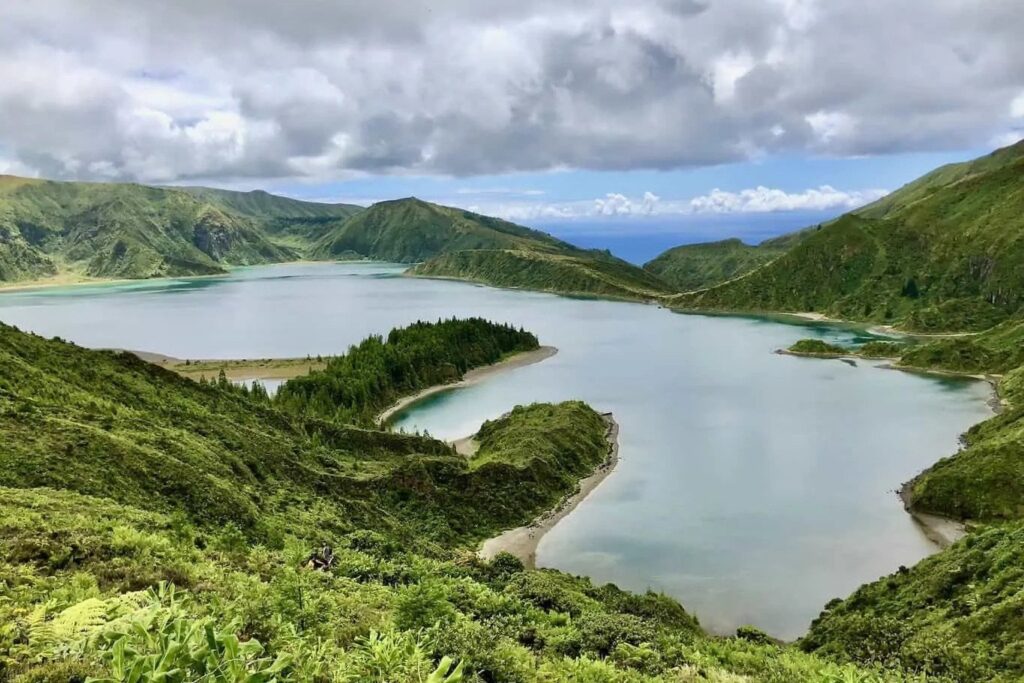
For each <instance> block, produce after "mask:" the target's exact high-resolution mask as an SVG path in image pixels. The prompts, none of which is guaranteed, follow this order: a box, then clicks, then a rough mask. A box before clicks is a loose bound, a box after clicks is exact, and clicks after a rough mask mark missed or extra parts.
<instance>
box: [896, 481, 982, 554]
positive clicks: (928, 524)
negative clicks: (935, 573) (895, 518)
mask: <svg viewBox="0 0 1024 683" xmlns="http://www.w3.org/2000/svg"><path fill="white" fill-rule="evenodd" d="M911 483H912V482H911V481H908V482H907V483H906V484H904V485H903V486H901V487H900V489H899V491H897V493H898V494H899V497H900V500H901V501H903V509H904V510H906V511H907V514H909V515H910V516H911V518H912V519H913V520H914V522H915V523H916V524H917V526H918V527H919V528H920V529H921V533H923V534H924V535H925V537H926V538H927V539H928V540H929V541H931V542H932V543H934V544H935V545H937V546H938V547H939V548H948V547H949V546H951V545H953V544H954V543H956V542H957V541H959V540H960V539H961V538H963V537H964V536H966V535H967V533H968V529H967V525H965V524H964V523H963V522H961V521H959V520H956V519H951V518H949V517H943V516H942V515H934V514H931V513H928V512H918V511H916V510H914V509H912V508H911V507H910V485H911Z"/></svg>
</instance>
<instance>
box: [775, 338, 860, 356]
mask: <svg viewBox="0 0 1024 683" xmlns="http://www.w3.org/2000/svg"><path fill="white" fill-rule="evenodd" d="M788 351H789V352H790V353H796V354H800V355H804V356H846V355H849V354H850V349H846V348H843V347H842V346H836V345H835V344H829V343H828V342H825V341H822V340H821V339H801V340H799V341H797V342H796V343H794V344H793V345H792V346H790V347H789V349H788Z"/></svg>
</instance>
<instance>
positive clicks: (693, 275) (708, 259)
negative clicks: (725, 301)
mask: <svg viewBox="0 0 1024 683" xmlns="http://www.w3.org/2000/svg"><path fill="white" fill-rule="evenodd" d="M783 253H785V249H784V248H782V247H774V246H772V245H762V246H750V245H748V244H744V243H743V242H742V241H741V240H738V239H735V238H734V239H727V240H721V241H719V242H705V243H702V244H686V245H683V246H681V247H675V248H673V249H669V250H668V251H666V252H664V253H662V254H659V255H658V256H657V258H655V259H653V260H651V261H648V262H647V263H645V264H644V270H646V271H648V272H650V273H654V274H655V275H657V276H658V277H660V278H661V279H662V280H664V281H665V282H667V283H668V284H670V285H672V286H673V287H674V288H675V289H677V290H679V291H681V292H690V291H693V290H696V289H704V288H706V287H713V286H715V285H719V284H721V283H723V282H726V281H728V280H732V279H733V278H735V277H738V276H740V275H744V274H746V273H749V272H750V271H752V270H754V269H756V268H760V267H761V266H763V265H765V264H766V263H770V262H771V261H773V260H774V259H776V258H778V257H779V256H781V255H782V254H783Z"/></svg>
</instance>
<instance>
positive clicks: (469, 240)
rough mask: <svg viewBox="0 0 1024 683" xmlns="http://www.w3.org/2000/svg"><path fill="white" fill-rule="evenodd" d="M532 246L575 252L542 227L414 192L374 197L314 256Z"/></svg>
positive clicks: (414, 255) (416, 256)
mask: <svg viewBox="0 0 1024 683" xmlns="http://www.w3.org/2000/svg"><path fill="white" fill-rule="evenodd" d="M515 248H525V249H535V250H542V251H550V252H576V251H579V250H578V249H577V248H576V247H573V246H572V245H570V244H568V243H566V242H562V241H561V240H557V239H555V238H554V237H552V236H551V235H548V234H547V233H543V232H540V231H537V230H531V229H529V228H524V227H522V226H520V225H516V224H515V223H509V222H508V221H503V220H500V219H498V218H491V217H489V216H482V215H480V214H476V213H473V212H471V211H464V210H462V209H455V208H451V207H447V206H440V205H438V204H431V203H429V202H424V201H422V200H419V199H416V198H407V199H396V200H393V201H386V202H379V203H377V204H374V205H373V206H371V207H370V208H369V209H367V210H366V211H364V212H362V213H360V214H358V215H356V216H354V217H353V218H351V219H349V220H348V221H345V222H344V223H342V224H341V225H339V226H337V227H336V229H335V230H333V231H331V232H330V233H328V234H326V235H324V236H323V238H322V239H321V240H320V241H319V242H318V243H317V244H316V245H315V247H314V249H313V254H314V255H315V256H316V257H318V258H333V257H336V256H337V255H339V254H349V253H356V254H360V255H362V256H364V257H366V258H371V259H376V260H381V261H393V262H396V263H416V262H419V261H425V260H426V259H429V258H431V257H433V256H436V255H438V254H442V253H447V252H452V251H460V250H464V249H515Z"/></svg>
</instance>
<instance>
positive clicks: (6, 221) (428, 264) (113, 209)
mask: <svg viewBox="0 0 1024 683" xmlns="http://www.w3.org/2000/svg"><path fill="white" fill-rule="evenodd" d="M298 258H313V259H322V260H338V259H351V258H365V259H373V260H380V261H393V262H399V263H421V264H422V265H420V266H417V267H416V268H414V269H412V270H411V274H414V275H427V276H434V277H451V278H457V279H464V280H472V281H475V282H484V283H488V284H492V285H497V286H503V287H522V288H525V289H539V290H546V291H555V292H561V293H569V294H588V295H594V296H610V297H617V298H630V299H650V298H657V297H662V296H665V295H667V294H671V293H674V292H675V291H676V290H674V289H673V288H672V287H670V286H669V285H667V284H665V283H664V282H663V281H661V280H660V279H659V278H658V277H657V276H656V275H654V274H651V273H648V272H646V271H644V270H642V269H640V268H637V267H636V266H633V265H631V264H629V263H626V262H625V261H622V260H621V259H617V258H615V257H614V256H612V255H611V254H610V253H608V252H602V251H595V250H585V249H580V248H578V247H575V246H573V245H571V244H569V243H568V242H563V241H562V240H559V239H557V238H555V237H552V236H551V235H549V234H547V233H544V232H540V231H538V230H531V229H530V228H525V227H523V226H521V225H516V224H515V223H510V222H508V221H504V220H501V219H499V218H492V217H490V216H482V215H480V214H476V213H473V212H471V211H464V210H462V209H456V208H452V207H447V206H440V205H437V204H431V203H428V202H424V201H421V200H419V199H415V198H409V199H397V200H393V201H385V202H380V203H378V204H374V205H373V206H371V207H370V208H368V209H362V208H360V207H358V206H353V205H350V204H319V203H314V202H303V201H299V200H296V199H289V198H287V197H278V196H275V195H272V194H268V193H266V192H261V191H256V192H232V191H229V190H219V189H213V188H207V187H183V188H170V187H147V186H144V185H134V184H115V183H67V182H53V181H46V180H33V179H28V178H15V177H10V176H4V177H0V281H8V282H17V281H26V280H37V279H43V278H48V277H53V276H67V277H68V278H69V279H74V278H149V277H160V276H184V275H212V274H218V273H223V272H225V270H226V269H227V268H228V267H229V266H238V265H251V264H259V263H276V262H282V261H292V260H295V259H298Z"/></svg>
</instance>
